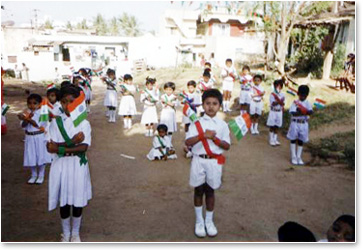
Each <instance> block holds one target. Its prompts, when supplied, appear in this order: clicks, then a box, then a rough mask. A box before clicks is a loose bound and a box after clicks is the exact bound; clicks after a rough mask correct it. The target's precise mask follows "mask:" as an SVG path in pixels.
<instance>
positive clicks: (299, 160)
mask: <svg viewBox="0 0 363 250" xmlns="http://www.w3.org/2000/svg"><path fill="white" fill-rule="evenodd" d="M297 164H298V165H305V163H304V162H303V160H302V159H301V158H297Z"/></svg>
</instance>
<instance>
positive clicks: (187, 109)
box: [183, 103, 198, 122]
mask: <svg viewBox="0 0 363 250" xmlns="http://www.w3.org/2000/svg"><path fill="white" fill-rule="evenodd" d="M183 114H184V115H185V116H186V117H188V118H189V119H190V120H191V121H192V122H195V121H196V120H198V117H197V114H196V113H195V112H194V110H193V109H192V108H191V107H190V106H189V104H188V103H185V105H184V107H183Z"/></svg>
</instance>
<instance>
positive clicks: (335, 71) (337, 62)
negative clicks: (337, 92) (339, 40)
mask: <svg viewBox="0 0 363 250" xmlns="http://www.w3.org/2000/svg"><path fill="white" fill-rule="evenodd" d="M345 50H346V45H345V44H338V45H337V46H336V48H335V53H334V57H333V65H332V68H331V72H330V76H331V77H332V78H335V77H338V76H339V75H340V74H341V73H342V72H343V71H344V61H345V59H346V58H345Z"/></svg>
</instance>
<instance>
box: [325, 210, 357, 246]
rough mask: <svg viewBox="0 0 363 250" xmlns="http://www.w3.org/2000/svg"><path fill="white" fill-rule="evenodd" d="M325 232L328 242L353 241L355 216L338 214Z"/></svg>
mask: <svg viewBox="0 0 363 250" xmlns="http://www.w3.org/2000/svg"><path fill="white" fill-rule="evenodd" d="M326 234H327V238H328V242H355V217H354V216H352V215H346V214H345V215H341V216H339V218H337V219H336V220H335V221H334V223H333V224H332V225H331V226H330V228H329V230H328V232H327V233H326ZM319 242H324V240H320V241H319Z"/></svg>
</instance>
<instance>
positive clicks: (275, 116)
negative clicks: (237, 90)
mask: <svg viewBox="0 0 363 250" xmlns="http://www.w3.org/2000/svg"><path fill="white" fill-rule="evenodd" d="M283 86H284V81H283V80H275V81H274V90H273V91H272V93H271V95H270V113H269V114H268V118H267V126H269V127H270V141H269V142H270V145H271V146H278V145H280V142H279V141H278V140H277V130H278V128H281V127H282V115H283V111H284V106H285V95H284V94H283V93H282V92H281V89H282V87H283Z"/></svg>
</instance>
